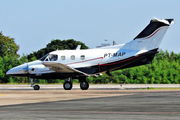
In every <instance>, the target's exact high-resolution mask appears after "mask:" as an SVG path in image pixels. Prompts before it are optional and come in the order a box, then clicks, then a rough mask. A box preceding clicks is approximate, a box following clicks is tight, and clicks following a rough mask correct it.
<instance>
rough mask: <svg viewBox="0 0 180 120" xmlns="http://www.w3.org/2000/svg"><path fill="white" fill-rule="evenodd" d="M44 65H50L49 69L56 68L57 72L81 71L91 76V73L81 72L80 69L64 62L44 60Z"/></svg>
mask: <svg viewBox="0 0 180 120" xmlns="http://www.w3.org/2000/svg"><path fill="white" fill-rule="evenodd" d="M42 64H43V65H45V66H46V67H48V68H49V69H51V70H54V71H56V72H60V73H81V74H83V75H85V76H87V77H89V76H90V75H88V74H86V73H84V72H81V71H79V70H76V69H74V68H71V67H69V66H67V65H64V64H62V63H57V62H49V61H48V62H46V61H44V62H42Z"/></svg>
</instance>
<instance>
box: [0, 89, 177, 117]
mask: <svg viewBox="0 0 180 120" xmlns="http://www.w3.org/2000/svg"><path fill="white" fill-rule="evenodd" d="M2 92H4V95H5V96H6V95H9V94H10V93H11V95H12V94H15V93H16V95H15V96H13V97H12V98H11V100H12V101H11V102H13V101H15V100H20V99H23V100H28V99H29V100H30V99H32V100H33V99H34V101H33V102H35V101H36V103H23V104H16V105H2V106H0V120H17V119H18V120H32V119H34V120H39V119H41V120H49V119H51V120H57V119H58V120H59V119H61V120H70V119H71V120H75V119H85V120H92V119H93V120H94V119H96V120H109V119H112V120H119V119H125V120H132V119H133V120H140V119H146V120H179V118H180V106H179V105H180V90H179V89H178V90H111V89H110V90H88V91H82V90H72V91H64V90H58V91H57V90H49V92H48V90H42V91H41V92H40V91H32V90H26V91H19V90H3V91H2ZM5 93H6V94H5ZM22 93H23V94H22ZM17 94H22V96H24V97H21V98H19V97H17ZM25 95H29V97H28V96H25ZM5 96H1V97H0V100H2V98H3V97H5ZM36 96H38V97H36ZM43 96H45V97H43ZM62 98H64V99H62ZM48 99H51V101H49V102H45V101H46V100H48ZM43 100H44V101H43ZM31 102H32V101H31Z"/></svg>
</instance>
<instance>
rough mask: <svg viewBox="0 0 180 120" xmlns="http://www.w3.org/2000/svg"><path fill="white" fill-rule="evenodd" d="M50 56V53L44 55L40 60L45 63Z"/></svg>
mask: <svg viewBox="0 0 180 120" xmlns="http://www.w3.org/2000/svg"><path fill="white" fill-rule="evenodd" d="M48 55H49V53H48V54H46V55H44V56H43V57H41V58H40V59H39V60H41V61H44V60H45V59H46V57H47V56H48Z"/></svg>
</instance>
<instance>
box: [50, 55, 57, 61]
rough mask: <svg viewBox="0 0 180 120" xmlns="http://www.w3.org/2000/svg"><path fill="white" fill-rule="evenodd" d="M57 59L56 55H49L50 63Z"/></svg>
mask: <svg viewBox="0 0 180 120" xmlns="http://www.w3.org/2000/svg"><path fill="white" fill-rule="evenodd" d="M57 59H58V56H57V55H49V60H50V61H56V60H57Z"/></svg>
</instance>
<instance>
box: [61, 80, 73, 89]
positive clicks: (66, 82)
mask: <svg viewBox="0 0 180 120" xmlns="http://www.w3.org/2000/svg"><path fill="white" fill-rule="evenodd" d="M63 87H64V89H65V90H71V89H72V82H70V81H65V83H64V84H63Z"/></svg>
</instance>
